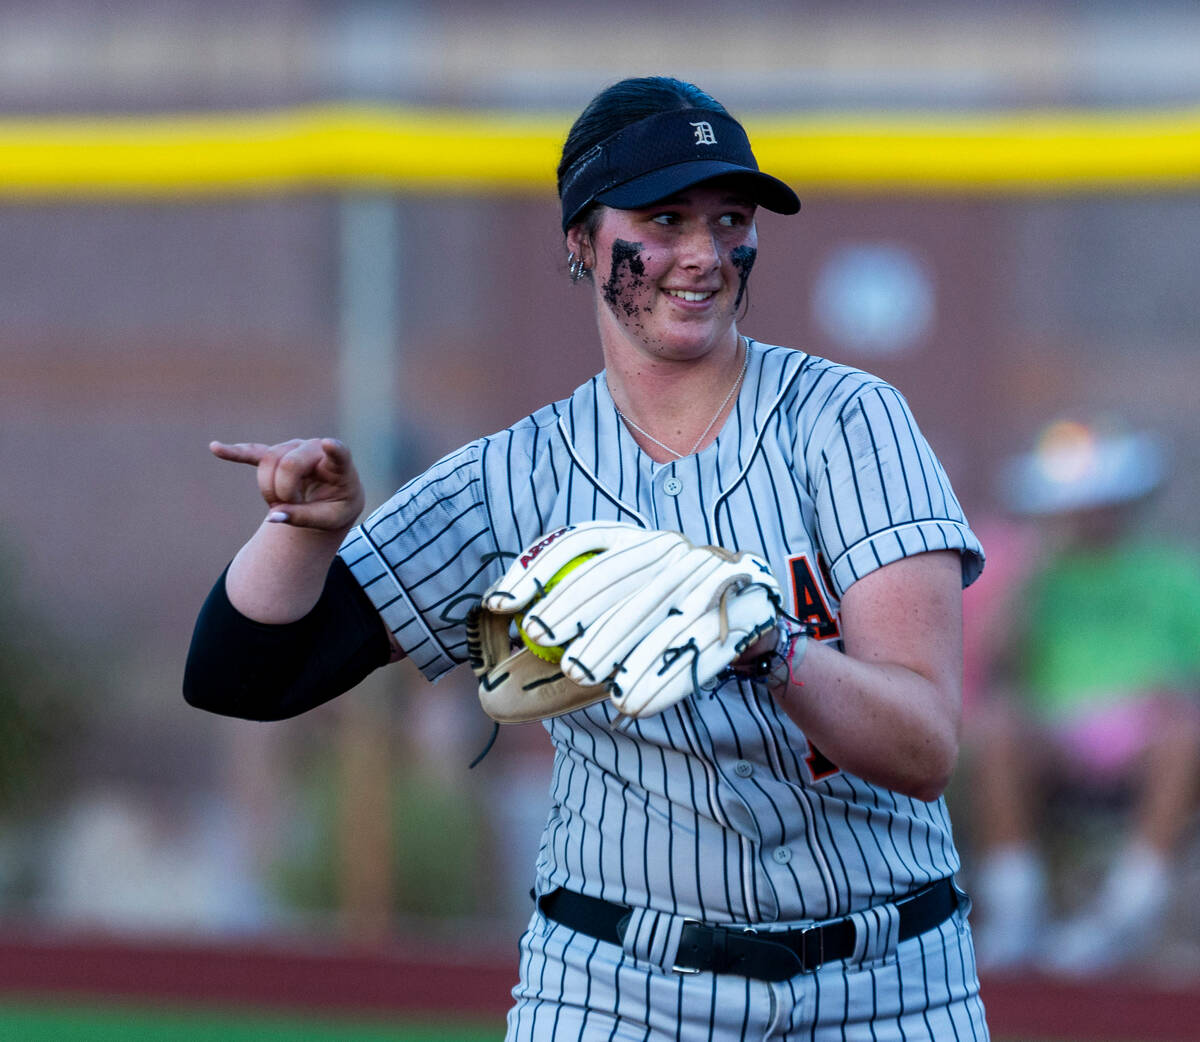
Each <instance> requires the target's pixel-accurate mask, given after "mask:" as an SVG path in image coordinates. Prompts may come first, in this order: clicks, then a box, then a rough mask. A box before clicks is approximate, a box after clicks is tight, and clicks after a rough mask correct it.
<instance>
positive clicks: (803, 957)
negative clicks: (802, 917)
mask: <svg viewBox="0 0 1200 1042" xmlns="http://www.w3.org/2000/svg"><path fill="white" fill-rule="evenodd" d="M814 934H815V935H816V939H817V946H816V948H817V950H816V952H815V955H816V959H815V960H814V959H812V958H810V957H809V950H808V941H809V938H810V937H812V936H813V935H814ZM800 962H801V964H802V965H803V966H804V969H805V970H815V969H816V968H817V967H818V966H820V965H821V964H822V963H824V962H825V929H824V927H822V926H806V927H804V929H802V930H801V931H800Z"/></svg>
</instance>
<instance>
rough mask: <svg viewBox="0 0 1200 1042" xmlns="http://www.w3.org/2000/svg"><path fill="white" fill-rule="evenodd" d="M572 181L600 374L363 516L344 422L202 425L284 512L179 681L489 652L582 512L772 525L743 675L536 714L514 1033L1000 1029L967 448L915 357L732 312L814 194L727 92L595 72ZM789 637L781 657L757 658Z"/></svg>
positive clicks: (273, 714)
mask: <svg viewBox="0 0 1200 1042" xmlns="http://www.w3.org/2000/svg"><path fill="white" fill-rule="evenodd" d="M559 189H560V197H561V199H562V202H563V229H564V232H565V235H566V245H567V248H568V250H569V257H568V270H569V272H570V274H571V278H572V280H573V281H577V282H580V283H583V284H584V285H587V286H590V292H591V293H592V294H593V296H594V299H595V305H596V316H597V326H598V332H599V339H600V345H601V350H602V353H603V360H604V365H605V368H604V370H603V371H602V372H601V373H599V374H598V375H597V376H596V377H594V378H593V379H592V380H590V381H588V382H587V383H585V384H584V385H583V386H582V387H580V388H579V389H578V390H576V391H575V393H574V394H572V395H571V396H570V397H569V398H566V399H564V400H562V401H559V402H556V403H554V404H552V405H548V406H546V407H545V408H543V409H541V410H539V411H537V412H535V413H534V414H533V415H531V416H529V417H527V418H525V419H524V420H521V421H520V422H518V423H516V424H515V425H514V426H512V427H511V428H509V429H508V430H506V431H503V432H501V433H499V434H496V435H493V436H490V437H484V438H480V439H479V440H478V441H475V442H473V443H471V444H470V445H467V446H466V447H464V448H463V449H461V450H459V451H458V452H456V453H454V454H452V455H450V456H448V457H446V458H445V459H443V460H441V461H440V462H438V463H436V464H435V465H434V466H433V467H431V468H430V469H429V470H428V471H427V472H426V473H425V474H423V475H421V476H420V477H418V478H416V479H415V480H413V481H411V482H410V483H408V484H407V485H405V486H404V487H403V488H401V489H400V490H399V491H398V492H397V493H396V494H395V495H394V496H393V497H392V498H391V500H389V501H388V502H387V503H385V504H384V505H383V506H382V507H380V508H379V509H377V510H376V511H375V512H374V513H373V514H371V515H370V517H369V518H368V519H367V520H366V521H365V522H363V523H361V524H359V525H355V524H354V522H355V520H356V519H357V518H358V516H359V514H360V512H361V510H362V506H363V503H362V492H361V488H360V485H359V482H358V480H357V477H356V475H355V473H354V468H353V463H352V461H351V459H350V455H349V453H348V451H347V450H346V449H345V447H344V446H342V445H340V444H339V443H337V442H335V441H332V440H328V439H313V440H304V441H292V442H285V443H282V444H280V445H276V446H263V445H251V444H240V445H224V444H214V446H213V451H214V452H215V453H216V454H217V455H218V456H220V457H221V458H223V459H229V460H233V461H238V462H244V463H248V464H253V465H254V466H255V467H256V469H257V473H258V479H259V487H260V491H261V493H262V495H263V497H264V499H265V500H266V501H267V503H268V505H269V513H268V516H267V520H266V521H265V522H264V524H263V525H262V526H261V527H260V528H259V529H258V531H257V532H256V533H255V534H254V536H253V537H252V538H251V539H250V541H249V542H248V543H247V544H246V546H245V547H243V549H242V550H241V551H240V552H239V553H238V555H237V557H236V558H235V559H234V562H233V563H232V564H231V566H230V568H229V569H228V570H227V573H226V574H225V575H224V576H223V578H222V580H221V581H219V582H218V583H217V585H216V586H215V587H214V590H213V592H212V594H211V595H210V597H209V599H208V602H207V603H206V605H205V607H204V609H203V610H202V612H201V617H200V619H199V621H198V623H197V629H196V635H195V638H194V640H193V646H192V651H191V654H190V656H189V663H188V670H187V676H186V678H185V694H186V696H187V698H188V700H189V701H190V702H192V704H195V705H199V706H201V707H203V708H207V709H210V710H213V711H216V712H223V713H228V714H232V715H238V716H245V717H253V718H259V719H265V718H278V717H282V716H290V715H294V714H295V713H298V712H302V711H304V710H305V709H307V708H309V707H310V706H313V705H316V704H318V703H319V702H322V701H324V700H326V699H328V698H331V697H334V696H335V695H337V694H338V693H340V692H342V691H345V690H347V689H348V688H349V687H351V686H353V684H354V683H356V682H357V681H358V679H361V677H362V676H363V675H365V674H366V673H367V672H368V671H369V670H371V669H373V668H376V667H377V666H379V665H382V664H383V663H385V662H386V661H387V660H388V659H389V658H390V659H393V660H394V659H396V658H398V657H401V656H403V655H407V656H409V657H411V658H412V659H413V660H414V662H415V663H416V664H417V665H418V666H419V667H420V668H421V670H422V671H423V672H424V674H425V675H426V676H427V677H428V678H430V679H431V680H432V679H436V678H437V677H439V676H440V675H442V674H443V673H445V672H447V671H448V670H450V669H452V668H453V667H455V666H456V665H459V664H461V663H463V662H464V660H466V658H467V655H468V628H469V627H468V608H469V607H470V606H472V605H475V604H478V603H479V602H480V599H481V597H483V595H484V593H485V591H488V590H489V589H495V588H496V584H497V583H500V584H501V585H503V583H504V581H505V577H506V574H507V572H506V570H507V569H509V567H510V563H511V562H514V561H516V560H532V559H533V558H534V557H535V556H536V554H537V552H538V551H537V548H536V546H534V548H533V549H531V550H528V551H527V552H526V553H525V554H524V557H522V551H523V550H524V549H525V548H527V547H530V546H531V544H537V543H538V541H539V540H542V541H543V542H545V540H544V539H543V537H544V536H545V535H546V534H547V533H551V532H555V531H556V530H558V529H560V528H561V527H563V526H570V525H577V524H578V523H580V522H593V521H597V520H601V521H613V522H619V523H623V524H625V525H627V526H630V528H631V529H632V528H634V527H635V526H636V528H637V529H646V530H666V531H672V532H679V533H682V534H683V535H684V536H685V537H687V539H688V540H690V541H691V543H694V544H696V545H701V544H711V545H716V546H720V547H724V548H727V549H729V550H736V551H746V552H749V553H752V554H754V555H757V558H759V559H760V560H761V561H762V562H764V563H765V564H766V565H767V566H769V568H770V571H771V573H772V574H773V575H774V577H775V578H776V579H777V580H778V583H779V587H780V588H781V589H782V590H783V591H784V595H785V598H786V604H785V605H784V607H785V608H786V612H785V615H781V616H779V617H778V619H776V621H775V629H774V630H772V631H771V633H770V634H768V636H767V637H765V638H763V640H760V641H758V642H757V643H756V644H755V646H754V647H753V648H750V649H749V650H747V651H746V652H745V653H744V654H742V655H741V656H740V657H739V658H738V659H737V660H736V661H735V662H734V663H733V665H734V667H735V670H734V671H725V672H723V673H722V674H721V678H720V680H719V681H718V682H717V683H716V684H715V685H712V686H709V687H707V689H706V690H703V691H700V690H696V691H693V692H692V693H691V694H689V695H688V696H687V697H683V698H681V699H679V700H677V701H675V702H673V703H672V704H670V705H669V706H667V707H665V708H661V711H657V712H650V713H647V714H645V715H637V716H635V717H633V718H629V717H621V715H620V714H619V713H618V711H617V710H616V709H615V708H614V706H613V704H612V703H611V702H609V701H604V700H601V701H597V702H595V703H593V704H591V705H588V706H587V707H585V708H583V709H577V710H574V711H571V712H566V713H564V714H562V715H558V716H554V717H552V718H550V719H548V720H547V721H546V727H547V729H548V731H549V733H550V736H551V738H552V740H553V743H554V746H555V750H556V757H555V766H554V769H553V777H552V781H551V792H552V799H553V806H552V810H551V812H550V816H549V820H548V821H547V823H546V828H545V832H544V836H543V841H542V845H541V849H540V852H539V856H538V861H537V866H536V882H535V894H536V897H537V902H536V905H535V908H534V910H533V914H532V918H531V920H530V924H529V927H528V930H527V931H526V932H525V934H524V936H523V938H522V941H521V961H520V981H519V983H518V985H517V986H516V988H515V989H514V997H515V1004H514V1006H513V1008H512V1010H511V1013H510V1015H509V1020H508V1036H507V1037H508V1038H509V1039H513V1040H517V1039H521V1040H531V1042H532V1040H550V1039H568V1038H569V1039H593V1038H604V1039H634V1038H637V1039H660V1038H662V1039H665V1038H671V1039H701V1038H703V1039H713V1038H720V1039H733V1038H739V1039H740V1038H756V1039H766V1038H770V1039H788V1038H806V1039H844V1038H871V1039H878V1040H885V1039H896V1040H899V1039H906V1040H909V1042H912V1040H915V1039H939V1040H943V1039H976V1040H978V1039H986V1038H987V1027H986V1024H985V1020H984V1014H983V1008H982V1005H981V1003H980V1001H979V997H978V981H977V978H976V973H975V964H974V955H973V950H972V944H971V937H970V931H969V927H968V925H967V920H966V913H967V900H966V898H965V896H964V895H963V894H962V893H961V891H959V890H958V888H957V887H956V886H955V884H954V882H953V877H954V874H955V872H956V871H957V869H958V866H959V860H958V854H957V852H956V850H955V846H954V841H953V838H952V834H951V827H950V822H949V820H948V817H947V812H946V807H945V804H944V802H943V800H942V799H941V792H942V789H943V788H944V786H945V784H946V781H947V779H948V777H949V774H950V772H951V769H952V766H953V764H954V760H955V756H956V753H957V729H958V715H959V701H960V697H961V696H960V672H961V647H960V644H961V637H960V628H961V627H960V609H961V590H962V586H963V584H964V583H967V582H970V581H971V580H973V579H974V577H975V576H976V575H977V574H978V572H979V570H980V568H981V567H982V560H983V557H982V550H981V548H980V546H979V544H978V542H977V540H976V538H975V536H974V535H973V534H972V532H971V530H970V529H969V527H968V526H967V523H966V521H965V519H964V517H963V513H962V511H961V509H960V507H959V505H958V502H957V501H956V499H955V496H954V493H953V491H952V490H951V488H950V485H949V482H948V481H947V479H946V475H945V473H944V472H943V470H942V468H941V466H940V465H939V463H938V461H937V459H936V458H935V457H934V455H933V453H932V451H931V450H930V448H929V446H928V444H927V443H926V441H925V439H924V438H923V437H922V435H921V434H920V432H919V430H918V428H917V425H916V423H915V421H914V419H913V417H912V415H911V413H910V411H909V409H908V407H907V405H906V403H905V402H904V400H903V398H902V397H901V396H900V395H899V393H898V392H897V391H895V390H894V389H893V388H891V387H890V386H888V385H887V384H885V383H883V382H882V381H880V380H878V379H876V378H874V377H872V376H870V375H869V374H867V373H864V372H861V371H859V370H855V369H852V368H849V367H847V366H843V365H838V364H835V363H833V362H829V361H826V360H824V359H821V358H816V357H813V356H810V355H808V354H805V353H804V352H802V351H799V350H793V349H787V348H783V347H777V346H770V345H766V344H762V343H759V342H757V341H755V340H753V339H751V338H749V337H746V336H743V335H741V334H740V333H739V332H738V329H737V326H736V312H737V310H738V308H739V306H740V304H741V301H742V299H743V295H744V291H745V287H746V281H747V279H748V277H749V275H750V271H751V268H752V266H753V264H754V261H755V257H756V253H757V239H756V232H755V224H754V211H755V207H756V206H759V205H761V206H765V207H767V208H769V209H772V210H775V211H777V212H781V213H795V212H796V211H797V210H798V209H799V201H798V200H797V199H796V197H795V195H794V194H793V193H792V192H791V190H790V189H789V188H788V187H787V186H786V185H784V184H782V183H781V182H779V181H777V180H775V179H774V178H771V177H769V176H767V175H766V174H763V173H762V172H760V171H759V170H758V168H757V164H756V162H755V160H754V157H753V153H752V152H751V149H750V145H749V142H748V141H747V140H746V137H745V133H744V131H743V130H742V128H741V127H740V125H739V124H738V123H737V122H736V121H735V120H734V119H733V118H732V117H731V116H730V115H729V114H728V113H727V112H726V111H725V110H724V109H723V108H722V107H721V106H720V105H719V104H718V103H717V102H715V101H714V100H713V99H712V98H710V97H709V96H708V95H706V94H704V93H703V92H701V91H700V90H698V89H697V88H695V87H693V86H691V85H689V84H684V83H680V82H679V81H675V80H667V79H663V78H657V77H655V78H648V79H637V80H628V81H623V82H622V83H620V84H617V85H615V86H614V87H611V88H608V89H607V90H605V91H603V92H601V93H600V94H599V95H597V97H596V98H595V99H593V101H592V102H591V104H590V105H589V106H588V107H587V109H585V111H584V112H583V114H582V115H581V116H580V117H579V119H578V120H577V121H576V123H575V125H574V127H573V128H572V131H571V133H570V135H569V137H568V139H567V143H566V146H565V148H564V153H563V159H562V162H561V164H560V168H559ZM335 552H336V556H335ZM331 560H332V564H331ZM647 578H649V576H647ZM786 615H790V616H793V617H794V618H795V619H799V620H801V621H803V623H804V624H805V627H804V631H803V634H802V633H801V631H799V630H797V629H795V628H794V627H792V626H791V625H790V624H789V623H788V622H786V621H785V617H786ZM804 634H807V635H804ZM776 635H779V639H778V648H777V654H778V656H779V657H780V658H781V659H782V661H783V663H784V664H785V665H786V668H785V669H783V671H782V673H781V672H780V671H779V670H778V669H774V670H772V672H771V673H770V674H769V675H767V674H759V673H757V672H755V671H754V668H753V667H754V666H755V665H756V664H758V663H759V662H760V661H766V659H765V658H762V657H761V656H760V653H761V652H762V650H763V647H764V646H766V645H770V646H771V647H775V646H776V645H775V640H776ZM739 670H740V671H739ZM618 717H620V720H619V721H618Z"/></svg>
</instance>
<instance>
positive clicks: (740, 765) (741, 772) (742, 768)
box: [733, 760, 754, 778]
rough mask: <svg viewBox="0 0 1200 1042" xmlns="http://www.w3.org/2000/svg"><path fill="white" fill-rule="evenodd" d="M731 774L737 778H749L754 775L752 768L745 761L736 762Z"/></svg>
mask: <svg viewBox="0 0 1200 1042" xmlns="http://www.w3.org/2000/svg"><path fill="white" fill-rule="evenodd" d="M733 773H734V774H736V775H737V776H738V777H739V778H749V777H750V775H752V774H753V773H754V768H753V767H752V766H751V765H750V764H749V763H748V762H747V761H746V760H738V762H737V763H735V764H734V765H733Z"/></svg>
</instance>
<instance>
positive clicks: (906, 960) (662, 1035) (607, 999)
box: [506, 908, 988, 1042]
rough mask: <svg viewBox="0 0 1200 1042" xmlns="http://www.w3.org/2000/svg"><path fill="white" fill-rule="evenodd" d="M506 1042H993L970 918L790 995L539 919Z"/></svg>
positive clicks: (798, 980)
mask: <svg viewBox="0 0 1200 1042" xmlns="http://www.w3.org/2000/svg"><path fill="white" fill-rule="evenodd" d="M513 996H514V998H515V999H516V1003H515V1005H514V1006H513V1008H512V1009H511V1010H510V1011H509V1015H508V1034H507V1035H506V1039H507V1042H552V1040H553V1042H564V1040H566V1042H577V1040H578V1042H583V1040H587V1042H592V1040H604V1042H635V1040H636V1042H666V1040H672V1042H693V1040H695V1042H698V1040H701V1039H703V1040H706V1042H711V1040H720V1042H725V1040H732V1039H739V1040H742V1039H745V1040H751V1039H753V1040H755V1042H760V1040H761V1042H767V1040H770V1042H799V1040H801V1039H803V1040H808V1042H834V1040H837V1042H843V1040H849V1042H857V1040H860V1039H861V1040H863V1042H922V1040H926V1042H986V1040H987V1039H988V1029H987V1024H986V1022H985V1020H984V1011H983V1004H982V1002H981V1001H980V998H979V981H978V977H977V976H976V972H975V956H974V947H973V945H972V942H971V933H970V926H969V925H968V923H967V919H966V915H965V908H964V909H960V910H959V911H958V912H956V913H955V914H954V915H952V916H951V917H950V918H949V919H947V920H946V922H944V923H942V924H941V926H938V927H935V928H933V929H931V930H929V931H927V932H926V933H924V934H922V935H921V936H919V937H914V938H911V939H910V940H907V941H904V942H902V943H901V944H899V945H892V946H891V949H890V950H889V951H887V952H886V953H884V954H881V955H877V956H875V957H873V958H866V959H863V960H860V961H858V962H854V961H851V960H844V961H840V962H831V963H827V964H825V965H824V966H822V967H820V968H819V969H818V970H816V971H815V972H812V973H802V974H798V975H797V976H795V977H793V978H792V979H791V980H788V981H783V982H781V983H768V982H765V981H757V980H748V979H747V978H744V977H738V976H733V975H727V974H713V973H699V974H692V975H687V974H677V973H674V972H673V971H671V970H670V969H664V968H662V967H661V966H659V965H656V964H655V963H653V962H651V961H648V960H645V959H636V958H634V957H632V956H631V955H629V954H628V953H626V952H625V951H624V950H623V949H622V948H620V947H618V946H617V945H615V944H609V943H607V942H604V941H598V940H596V939H594V938H592V937H589V936H587V935H586V934H580V933H576V932H575V931H573V930H571V929H570V928H568V927H566V926H562V925H560V924H558V923H554V922H551V921H548V920H546V919H545V918H543V917H542V916H541V915H540V914H539V913H536V912H535V913H534V916H533V919H532V920H531V922H530V926H529V929H528V930H527V931H526V933H525V935H524V936H523V937H522V939H521V982H520V983H519V984H518V985H517V987H516V988H514V989H513Z"/></svg>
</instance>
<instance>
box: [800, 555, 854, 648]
mask: <svg viewBox="0 0 1200 1042" xmlns="http://www.w3.org/2000/svg"><path fill="white" fill-rule="evenodd" d="M788 571H789V572H790V573H791V576H792V603H793V604H794V605H795V606H796V618H798V619H799V620H800V621H801V622H805V623H807V624H808V625H809V627H810V628H811V630H812V635H813V636H814V637H816V638H817V640H830V639H831V638H836V637H840V636H841V630H840V629H839V628H838V624H837V619H836V618H835V617H834V614H833V612H831V611H830V610H829V602H828V601H827V600H826V599H825V594H824V593H823V592H822V590H821V586H820V584H819V583H818V582H817V577H816V576H815V575H814V574H813V570H812V566H811V565H810V564H809V563H808V556H807V555H806V554H798V555H797V556H795V557H789V558H788Z"/></svg>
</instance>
